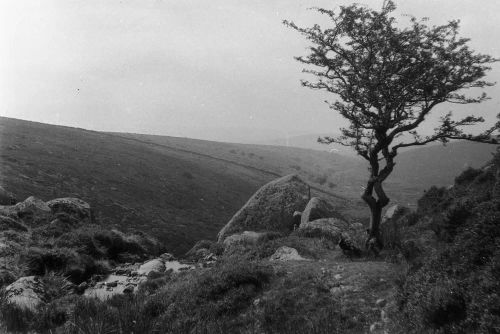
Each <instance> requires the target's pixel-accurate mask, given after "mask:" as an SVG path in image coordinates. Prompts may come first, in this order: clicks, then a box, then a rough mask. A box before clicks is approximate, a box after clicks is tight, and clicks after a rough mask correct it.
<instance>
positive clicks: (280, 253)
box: [269, 246, 308, 261]
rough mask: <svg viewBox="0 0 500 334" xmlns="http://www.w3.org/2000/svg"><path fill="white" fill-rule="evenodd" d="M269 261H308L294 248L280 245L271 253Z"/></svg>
mask: <svg viewBox="0 0 500 334" xmlns="http://www.w3.org/2000/svg"><path fill="white" fill-rule="evenodd" d="M269 260H270V261H308V259H306V258H304V257H302V256H300V255H299V252H297V250H296V249H295V248H291V247H287V246H282V247H280V248H278V249H277V250H276V252H275V253H274V254H273V255H271V258H270V259H269Z"/></svg>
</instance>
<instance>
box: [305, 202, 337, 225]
mask: <svg viewBox="0 0 500 334" xmlns="http://www.w3.org/2000/svg"><path fill="white" fill-rule="evenodd" d="M321 218H338V219H343V217H342V215H340V214H339V213H338V212H337V211H336V210H335V208H334V207H333V206H332V205H331V204H330V203H328V202H327V201H325V200H324V199H322V198H320V197H313V198H311V200H310V201H309V202H308V203H307V206H306V208H305V209H304V212H302V216H301V219H300V224H301V225H302V224H304V223H307V222H310V221H313V220H316V219H321Z"/></svg>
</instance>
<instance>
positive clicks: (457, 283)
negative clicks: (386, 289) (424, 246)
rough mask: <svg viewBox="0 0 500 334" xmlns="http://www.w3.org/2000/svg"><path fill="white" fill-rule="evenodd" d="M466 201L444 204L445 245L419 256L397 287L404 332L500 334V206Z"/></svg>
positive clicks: (463, 198) (468, 195) (459, 198)
mask: <svg viewBox="0 0 500 334" xmlns="http://www.w3.org/2000/svg"><path fill="white" fill-rule="evenodd" d="M468 191H469V192H475V191H476V189H472V188H471V189H469V190H468ZM472 197H473V196H472ZM470 198H471V195H470V193H469V194H468V193H464V194H462V196H460V197H458V198H456V199H453V202H452V204H451V205H448V207H449V210H448V211H447V214H446V217H447V219H446V224H445V225H444V226H445V227H446V232H447V234H446V235H447V238H446V239H445V241H447V243H446V244H445V245H444V246H443V247H442V248H441V249H439V250H438V251H437V252H436V253H435V254H434V255H429V253H425V254H422V255H425V257H424V256H420V257H419V258H417V261H418V260H421V259H424V260H423V261H422V265H421V266H420V267H415V266H414V267H413V270H410V271H409V273H408V275H407V276H406V278H405V280H404V283H403V284H402V285H401V287H400V288H399V296H398V300H399V303H400V309H401V311H402V313H403V315H404V317H405V318H404V319H405V320H404V321H403V322H404V323H406V324H407V330H408V332H413V333H422V332H433V331H434V332H438V333H451V334H454V333H457V334H458V333H499V332H500V329H499V328H500V308H499V307H498V305H500V297H499V296H500V282H499V281H498V276H499V275H500V225H499V224H498V222H499V221H500V203H499V202H497V201H485V202H482V203H474V202H472V204H471V202H470V201H469V200H470ZM412 264H413V263H412Z"/></svg>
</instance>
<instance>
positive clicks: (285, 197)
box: [218, 175, 309, 242]
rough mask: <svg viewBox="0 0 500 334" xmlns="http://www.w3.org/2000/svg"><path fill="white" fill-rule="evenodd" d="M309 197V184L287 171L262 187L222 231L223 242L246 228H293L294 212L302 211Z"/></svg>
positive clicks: (267, 229)
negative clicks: (284, 174)
mask: <svg viewBox="0 0 500 334" xmlns="http://www.w3.org/2000/svg"><path fill="white" fill-rule="evenodd" d="M308 199H309V186H308V185H307V184H306V183H305V182H304V181H302V179H300V178H299V177H298V176H297V175H288V176H284V177H281V178H279V179H276V180H274V181H271V182H269V183H268V184H266V185H264V186H263V187H262V188H260V189H259V190H258V191H257V192H256V193H255V194H254V195H253V196H252V197H251V198H250V199H249V200H248V202H247V203H246V204H245V205H244V206H243V207H242V208H241V209H240V210H239V211H238V212H237V213H236V214H235V215H234V216H233V217H232V218H231V220H230V221H229V222H228V223H227V224H226V226H224V228H223V229H222V230H221V231H220V232H219V235H218V240H219V242H222V241H223V240H224V239H225V238H226V237H227V236H228V235H231V234H235V233H240V232H243V231H257V232H260V231H275V232H290V231H292V230H293V214H294V212H295V211H302V209H303V208H304V207H305V205H306V204H307V201H308Z"/></svg>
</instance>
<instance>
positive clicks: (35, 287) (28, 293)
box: [5, 276, 44, 310]
mask: <svg viewBox="0 0 500 334" xmlns="http://www.w3.org/2000/svg"><path fill="white" fill-rule="evenodd" d="M43 292H44V291H43V286H42V283H41V282H40V280H39V279H38V277H37V276H26V277H21V278H19V279H18V280H17V281H15V282H14V283H12V284H10V285H8V286H7V287H6V288H5V298H6V301H7V302H8V303H13V304H15V305H17V306H19V307H22V308H27V309H29V310H35V309H36V307H37V306H38V305H40V304H41V303H42V301H43V300H42V295H43Z"/></svg>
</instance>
